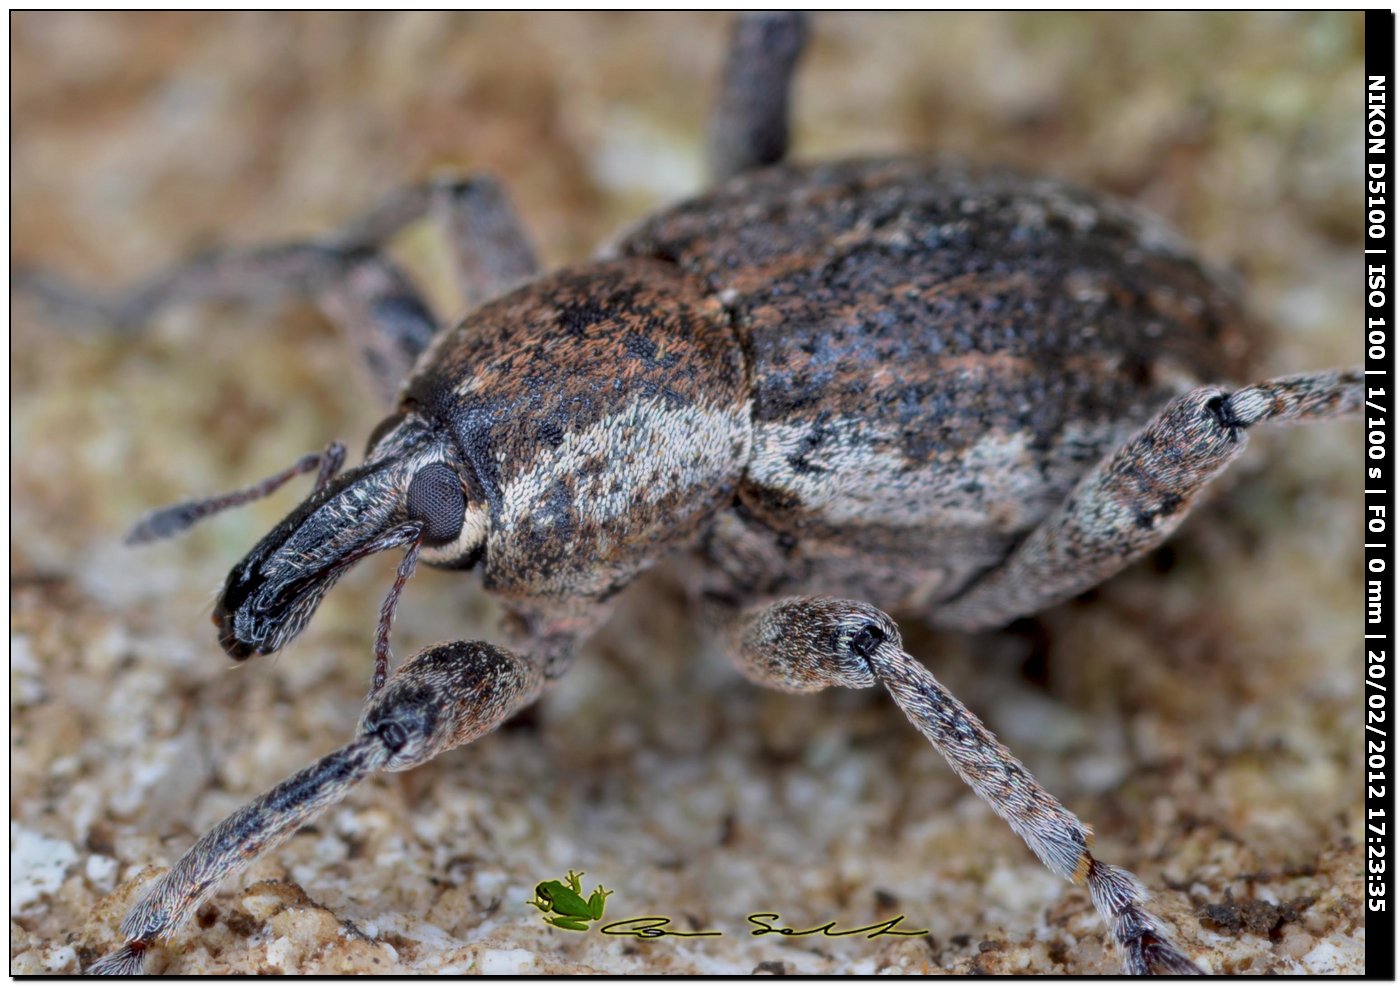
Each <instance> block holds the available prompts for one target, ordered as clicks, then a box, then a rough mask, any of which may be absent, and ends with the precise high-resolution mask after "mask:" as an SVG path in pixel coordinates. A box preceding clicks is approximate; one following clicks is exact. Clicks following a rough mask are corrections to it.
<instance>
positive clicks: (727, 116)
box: [707, 11, 807, 182]
mask: <svg viewBox="0 0 1400 986" xmlns="http://www.w3.org/2000/svg"><path fill="white" fill-rule="evenodd" d="M806 40H807V21H806V18H805V17H804V16H803V15H802V14H801V13H799V12H796V11H780V12H776V13H749V14H742V15H740V16H739V18H738V19H737V21H736V22H735V24H734V29H733V34H732V35H731V37H730V43H729V54H728V55H727V56H726V58H725V62H724V77H723V80H722V82H721V86H720V93H719V100H718V102H717V103H716V104H715V109H714V112H713V113H712V114H711V116H710V127H709V133H708V135H707V156H708V158H709V166H710V174H711V177H713V179H714V180H715V181H716V182H721V181H724V180H725V179H727V178H732V177H734V176H735V175H737V174H740V173H742V172H744V171H749V170H751V169H753V168H762V167H766V166H767V165H770V164H777V163H778V162H779V161H781V160H782V159H783V158H784V157H785V156H786V155H787V146H788V104H789V93H790V91H791V88H792V72H793V69H794V68H795V67H796V65H797V59H798V57H799V56H800V55H801V54H802V46H803V44H804V43H805V41H806Z"/></svg>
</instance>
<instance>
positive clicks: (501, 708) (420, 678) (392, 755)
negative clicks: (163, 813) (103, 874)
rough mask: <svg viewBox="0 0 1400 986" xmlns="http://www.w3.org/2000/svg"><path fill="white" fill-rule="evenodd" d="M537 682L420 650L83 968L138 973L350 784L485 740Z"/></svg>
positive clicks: (444, 651)
mask: <svg viewBox="0 0 1400 986" xmlns="http://www.w3.org/2000/svg"><path fill="white" fill-rule="evenodd" d="M542 683H543V677H542V675H541V674H540V672H539V671H538V670H537V669H536V668H535V667H534V666H533V665H532V664H530V663H529V662H527V661H525V660H522V659H521V658H519V657H517V656H515V655H514V654H511V653H510V652H509V651H506V650H503V649H501V648H498V647H495V646H492V645H491V644H486V643H480V642H470V643H469V642H463V641H458V642H453V643H446V644H438V645H436V646H433V647H429V648H427V649H426V650H423V651H420V652H419V653H418V654H416V655H414V656H413V657H412V658H410V659H409V660H408V661H405V662H404V664H403V666H402V667H401V668H399V670H398V671H397V673H395V674H394V676H393V678H391V679H390V680H389V682H388V683H387V684H386V685H385V686H384V688H383V689H382V690H381V691H379V692H378V693H377V694H376V695H374V696H373V697H371V698H370V700H369V701H368V702H367V703H366V705H365V709H364V712H363V713H362V714H361V716H360V723H359V726H358V728H357V729H356V735H355V738H354V739H353V740H351V742H350V743H348V744H346V745H345V746H343V747H341V748H340V749H338V750H336V751H335V752H333V753H331V754H328V755H327V756H325V757H322V758H321V759H320V760H318V761H317V762H316V763H314V764H312V765H311V766H310V767H308V768H306V769H305V770H303V771H301V772H300V773H298V774H294V775H293V776H291V777H289V778H288V779H287V780H285V781H283V782H282V783H281V784H278V785H277V786H276V787H274V788H273V789H272V790H270V791H268V792H267V793H266V794H263V795H262V796H261V797H258V798H256V799H254V800H253V801H251V802H249V803H248V804H246V805H244V806H243V807H242V808H240V809H239V810H238V811H236V812H234V813H233V814H232V815H230V816H229V817H228V818H226V819H224V820H223V821H222V822H220V823H219V824H218V825H216V826H214V828H212V829H210V830H209V832H208V833H207V834H206V835H205V836H204V837H203V838H201V839H200V840H199V841H198V842H196V843H195V844H194V845H193V846H192V847H191V848H190V849H189V851H188V852H186V853H185V854H184V855H183V856H181V857H180V859H179V861H178V862H177V863H176V864H175V865H174V866H173V867H171V869H170V870H169V871H168V872H167V873H166V874H165V875H164V876H162V877H161V878H160V879H159V880H157V881H156V883H155V885H154V886H153V887H152V888H151V890H150V891H149V892H148V893H147V894H146V896H145V897H144V898H143V899H142V900H141V901H140V903H138V904H137V905H136V906H135V907H133V908H132V909H131V910H130V911H129V912H128V913H127V915H126V918H125V919H124V920H123V921H122V925H121V933H122V936H123V937H124V938H125V940H126V943H125V944H124V945H123V946H122V947H121V948H120V949H118V950H117V951H115V952H113V953H112V954H110V955H107V956H105V957H104V958H102V959H100V960H98V961H97V962H96V963H94V964H93V966H92V968H90V969H89V970H88V971H89V972H90V973H93V974H107V975H113V974H115V975H139V974H140V973H141V972H142V970H143V967H144V964H145V953H146V952H147V950H148V949H149V948H151V946H153V945H155V944H157V943H158V942H160V941H162V940H164V939H167V938H169V937H170V936H172V935H173V934H174V933H175V932H176V931H178V930H179V928H180V926H181V925H183V924H184V923H185V922H186V921H188V920H189V918H190V917H192V916H193V915H194V913H195V911H197V910H198V909H199V907H200V905H201V904H203V902H204V901H206V900H208V899H209V897H210V896H212V895H213V893H214V891H215V890H217V889H218V887H219V884H220V883H222V882H223V881H224V880H226V879H228V878H229V877H231V876H234V875H235V874H237V873H239V872H241V871H242V870H244V869H245V868H246V867H247V866H248V865H249V864H250V863H252V862H253V860H255V859H257V858H258V857H259V856H261V855H262V854H263V853H266V852H268V851H270V850H272V849H274V848H276V847H277V846H278V845H280V844H281V843H283V842H285V841H286V840H287V839H288V838H290V837H291V836H292V835H293V834H294V833H295V832H296V830H297V829H298V828H300V827H301V826H302V825H303V824H304V823H305V822H306V821H308V820H309V819H310V818H311V817H312V816H314V815H316V814H318V813H319V812H321V811H323V810H324V809H326V808H328V807H330V806H331V805H333V804H335V803H337V802H339V801H341V800H342V799H343V798H344V797H345V796H346V795H347V794H349V793H350V790H351V789H352V788H353V787H354V786H355V785H356V784H359V783H360V782H361V781H363V780H364V779H365V778H366V777H368V776H370V775H371V774H373V773H375V772H376V771H379V770H391V771H393V770H408V769H410V768H412V767H417V766H418V765H420V764H423V763H426V762H427V761H429V760H431V759H432V758H433V757H435V756H437V755H438V754H439V753H444V752H446V751H447V750H451V749H453V748H454V747H457V746H461V745H462V744H464V743H470V742H471V741H472V740H474V739H477V738H479V737H481V736H484V735H485V734H486V733H488V732H490V731H491V730H493V729H495V728H496V727H497V726H499V725H500V724H501V723H502V722H504V721H505V719H506V718H508V717H509V716H510V715H511V714H512V713H513V712H515V711H517V710H518V709H520V708H521V707H522V706H524V705H526V704H528V703H529V702H531V701H533V700H534V698H535V697H536V696H537V695H538V694H539V691H540V687H541V685H542Z"/></svg>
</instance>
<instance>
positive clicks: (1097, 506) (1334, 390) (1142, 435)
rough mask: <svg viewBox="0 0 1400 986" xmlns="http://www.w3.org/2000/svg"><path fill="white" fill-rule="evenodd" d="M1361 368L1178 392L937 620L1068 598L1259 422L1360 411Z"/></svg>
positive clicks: (1171, 513) (996, 617) (1210, 475)
mask: <svg viewBox="0 0 1400 986" xmlns="http://www.w3.org/2000/svg"><path fill="white" fill-rule="evenodd" d="M1362 380H1363V376H1362V373H1361V371H1360V370H1333V371H1329V372H1325V373H1310V374H1300V375H1298V376H1291V377H1279V378H1277V379H1274V380H1268V381H1265V382H1263V383H1259V384H1255V385H1253V386H1250V387H1245V388H1243V389H1241V390H1236V391H1234V392H1233V393H1231V392H1228V391H1225V390H1222V389H1220V388H1218V387H1202V388H1200V389H1198V390H1193V391H1191V392H1190V393H1187V394H1183V395H1182V396H1181V397H1178V398H1176V399H1175V400H1173V401H1172V402H1171V403H1169V404H1168V405H1167V406H1166V407H1164V408H1163V409H1162V410H1161V411H1159V412H1158V413H1157V416H1156V417H1154V418H1153V419H1152V420H1151V421H1149V422H1148V423H1147V424H1146V426H1144V427H1143V428H1142V429H1141V430H1140V431H1139V432H1138V433H1137V434H1136V435H1134V436H1133V437H1132V438H1130V439H1128V441H1127V442H1125V443H1124V444H1123V445H1122V447H1120V448H1118V449H1117V450H1115V451H1114V452H1112V453H1111V454H1109V455H1108V456H1107V457H1106V458H1104V459H1103V460H1102V461H1101V462H1100V463H1099V464H1098V465H1097V466H1096V467H1094V469H1092V470H1091V471H1090V472H1089V473H1088V474H1087V475H1086V476H1085V477H1084V478H1083V479H1081V480H1080V481H1079V483H1078V484H1077V485H1076V486H1075V488H1074V490H1073V491H1071V493H1070V495H1069V496H1068V497H1066V498H1065V501H1064V503H1063V504H1061V506H1060V507H1059V509H1058V510H1056V511H1055V512H1054V513H1052V514H1051V515H1050V516H1049V517H1048V518H1046V519H1045V520H1044V521H1043V522H1042V523H1041V524H1040V526H1039V527H1037V528H1036V529H1035V530H1034V531H1032V532H1031V533H1030V534H1029V535H1028V536H1027V537H1026V539H1025V540H1024V541H1023V542H1022V543H1021V544H1020V545H1019V546H1018V547H1017V548H1016V549H1015V551H1013V552H1012V553H1011V555H1010V557H1008V558H1007V559H1006V561H1004V562H1003V563H1002V564H1001V565H1000V566H998V567H997V568H995V569H993V570H992V571H991V572H989V573H987V574H985V575H983V576H982V577H981V578H979V579H978V580H977V581H975V582H973V583H972V585H971V586H970V587H969V588H968V589H966V590H964V592H963V593H962V594H961V595H959V596H957V597H955V598H954V599H953V600H951V601H950V602H947V603H944V604H943V605H941V606H939V607H938V608H937V609H936V610H935V611H934V613H933V620H934V621H935V622H937V623H938V624H940V625H942V626H947V627H953V628H956V629H961V630H981V629H991V628H993V627H998V626H1001V625H1003V624H1005V623H1008V622H1010V621H1011V620H1013V619H1015V618H1017V617H1019V616H1025V615H1027V614H1029V613H1034V612H1036V611H1037V610H1040V609H1044V608H1045V607H1047V606H1052V605H1054V604H1055V603H1059V602H1063V601H1064V600H1066V599H1069V598H1071V597H1072V596H1075V595H1078V594H1079V593H1081V592H1083V591H1085V590H1086V589H1089V588H1091V587H1093V586H1095V585H1097V584H1099V583H1100V582H1102V581H1103V580H1104V579H1106V578H1108V577H1109V576H1110V575H1112V574H1113V573H1115V572H1117V571H1118V570H1119V569H1121V568H1123V567H1124V566H1125V565H1127V564H1129V563H1130V562H1132V561H1135V560H1136V559H1138V558H1141V557H1142V556H1143V555H1144V554H1146V553H1147V552H1148V551H1151V550H1152V549H1153V548H1155V547H1157V546H1158V545H1159V544H1161V543H1162V542H1163V541H1165V540H1166V539H1167V537H1168V536H1169V535H1170V534H1171V533H1172V532H1173V531H1174V530H1176V528H1177V526H1178V525H1179V524H1180V523H1181V522H1182V521H1183V520H1185V519H1186V516H1187V514H1189V513H1190V512H1191V508H1192V507H1193V506H1194V505H1195V503H1196V500H1197V497H1198V496H1199V494H1200V493H1201V492H1202V491H1203V490H1204V489H1205V488H1206V486H1207V484H1209V483H1210V481H1211V480H1212V479H1214V478H1215V477H1216V476H1218V475H1219V474H1220V473H1221V472H1222V471H1223V470H1224V469H1225V467H1226V466H1228V465H1229V464H1230V463H1231V462H1233V461H1234V460H1235V459H1236V458H1238V457H1239V455H1240V453H1242V452H1243V451H1244V448H1245V441H1246V432H1247V431H1248V430H1249V429H1250V428H1252V427H1254V426H1255V425H1258V424H1263V423H1265V422H1273V423H1279V424H1282V423H1297V422H1305V421H1322V420H1326V419H1328V418H1338V417H1345V416H1348V415H1353V414H1356V413H1357V412H1359V411H1360V409H1361V402H1362Z"/></svg>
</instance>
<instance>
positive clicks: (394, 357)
mask: <svg viewBox="0 0 1400 986" xmlns="http://www.w3.org/2000/svg"><path fill="white" fill-rule="evenodd" d="M425 216H432V217H434V218H436V219H438V220H439V221H440V222H441V223H442V225H443V227H444V229H445V230H446V232H447V236H448V239H449V241H450V243H451V245H452V249H453V253H454V255H455V258H456V261H457V266H458V270H459V276H460V278H461V282H462V293H463V296H464V298H465V300H466V301H467V302H468V304H469V305H473V306H474V305H476V304H479V303H480V302H482V301H485V300H487V299H489V298H490V297H492V296H493V295H495V294H497V293H499V292H500V291H501V290H503V289H504V288H506V287H508V286H510V285H512V284H514V283H516V282H517V281H520V280H522V279H524V278H527V277H529V276H531V275H532V274H533V273H534V272H535V256H534V251H533V250H532V249H531V247H530V244H529V241H528V239H527V238H526V236H525V234H524V232H523V231H522V230H521V228H520V226H519V222H518V220H517V219H516V215H515V211H514V209H513V208H512V207H511V205H510V201H509V199H508V198H507V197H506V195H505V193H504V192H503V190H502V189H501V187H500V185H499V184H498V183H497V182H496V181H495V180H494V179H491V178H489V177H485V176H481V177H474V178H470V179H467V180H465V181H448V180H442V181H432V182H425V183H423V184H419V185H413V186H410V187H408V188H404V189H402V190H399V191H397V192H394V193H393V194H391V195H390V196H389V197H387V198H386V199H384V200H383V201H382V202H380V203H379V204H378V205H376V206H375V207H374V208H372V209H370V210H369V211H368V212H367V213H365V214H364V215H362V216H360V217H358V218H357V219H354V220H352V221H351V222H349V223H347V224H346V225H345V226H343V227H342V228H341V229H340V230H339V231H337V232H335V233H332V234H331V235H329V236H326V237H324V238H322V239H320V240H317V241H315V242H307V243H287V244H279V245H270V246H261V247H249V248H243V249H232V248H230V249H218V250H213V251H210V252H207V253H205V254H202V255H201V256H198V257H195V258H193V259H191V260H188V261H186V262H184V263H182V264H178V265H176V266H174V267H172V268H171V269H169V270H166V271H162V272H161V273H159V274H156V275H154V276H153V277H150V278H148V279H147V280H146V281H144V282H142V283H141V284H138V285H136V286H134V287H133V288H131V289H130V290H128V291H126V292H122V293H118V294H115V295H111V296H105V295H101V294H96V293H93V292H90V291H86V290H83V289H81V288H79V287H76V286H74V285H72V284H71V283H69V282H68V281H67V280H66V279H65V278H63V277H61V276H59V275H56V274H53V273H51V272H43V271H27V270H21V271H17V272H15V274H14V275H13V277H12V285H13V286H14V287H15V288H16V289H18V290H20V291H22V292H24V293H27V294H29V295H31V296H32V297H34V298H35V299H37V300H38V301H39V302H40V303H41V304H43V305H45V306H46V307H48V308H49V309H50V310H51V311H52V312H53V313H54V316H55V317H56V318H59V319H62V320H64V321H65V322H71V323H74V324H78V325H88V326H94V325H95V326H99V327H103V328H116V329H122V330H135V329H139V328H140V327H142V326H144V325H145V324H146V323H148V322H149V321H150V320H151V318H152V317H154V316H155V315H156V314H157V313H158V312H160V311H161V310H163V309H165V308H167V307H169V306H171V305H177V304H192V303H199V302H208V301H245V300H258V299H264V298H281V297H290V298H304V299H308V300H311V301H314V302H315V303H316V304H317V305H318V307H320V309H321V310H322V312H323V313H324V314H325V315H326V316H327V318H329V319H330V320H331V322H332V323H333V324H335V325H336V326H337V328H339V329H340V330H341V332H342V333H343V334H344V336H345V340H346V343H347V344H348V345H351V346H353V347H354V348H355V349H356V350H357V351H358V352H359V354H360V356H361V359H362V361H363V364H364V366H365V368H366V369H367V370H368V373H369V377H370V381H371V384H372V385H373V387H374V389H375V390H376V391H377V392H378V393H379V394H380V395H381V397H383V398H384V399H385V400H386V401H388V400H390V399H392V397H393V396H394V394H395V392H396V391H397V389H398V386H399V384H400V383H401V382H402V380H403V378H404V377H405V376H406V375H407V373H408V370H409V368H410V367H412V365H413V362H414V361H415V360H416V359H417V357H418V354H419V353H420V352H422V351H423V348H424V347H425V346H427V344H428V342H429V340H431V339H432V337H433V335H434V334H435V333H436V332H437V329H438V324H439V323H438V320H437V319H436V318H435V317H434V315H433V314H432V312H431V311H430V310H429V308H428V305H427V303H426V302H425V301H424V300H423V299H422V297H421V296H420V294H419V292H418V290H417V288H416V287H415V286H414V285H413V283H412V281H411V280H410V279H409V278H408V276H407V275H406V274H405V273H404V272H403V271H401V270H400V269H399V268H398V266H397V265H395V264H394V263H393V261H391V260H390V259H389V258H388V257H387V256H385V255H384V254H383V253H382V251H381V248H382V247H383V245H384V244H385V243H386V242H387V241H388V240H389V239H390V238H391V237H393V236H394V234H395V233H397V232H398V231H399V230H400V229H402V228H403V227H405V226H407V225H409V224H411V223H413V222H416V221H418V220H419V219H422V218H424V217H425Z"/></svg>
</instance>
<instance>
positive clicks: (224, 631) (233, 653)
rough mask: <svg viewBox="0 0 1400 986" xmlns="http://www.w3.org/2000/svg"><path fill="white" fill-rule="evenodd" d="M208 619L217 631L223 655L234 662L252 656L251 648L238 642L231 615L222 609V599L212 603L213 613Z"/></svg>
mask: <svg viewBox="0 0 1400 986" xmlns="http://www.w3.org/2000/svg"><path fill="white" fill-rule="evenodd" d="M210 619H211V620H212V621H213V623H214V626H215V627H217V628H218V630H219V646H220V647H222V648H223V649H224V653H226V654H227V655H228V656H229V657H231V658H233V659H234V660H235V661H244V660H247V659H248V658H250V657H252V656H253V646H252V645H251V644H247V643H244V642H243V641H242V640H239V639H238V634H236V633H234V630H233V614H232V613H230V612H229V611H228V610H227V609H225V608H224V603H223V600H222V599H221V600H219V601H218V602H216V603H214V612H213V615H212V616H211V617H210Z"/></svg>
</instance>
